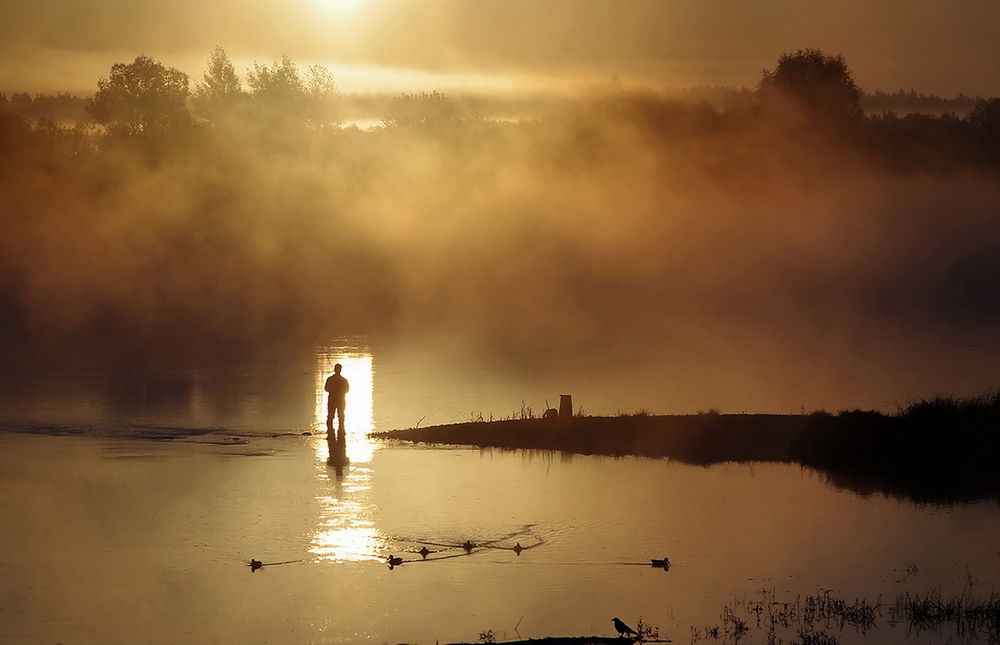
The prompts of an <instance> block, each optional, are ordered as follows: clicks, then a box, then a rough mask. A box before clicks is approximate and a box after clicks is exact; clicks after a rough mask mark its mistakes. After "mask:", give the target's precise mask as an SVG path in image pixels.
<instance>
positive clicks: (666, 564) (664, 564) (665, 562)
mask: <svg viewBox="0 0 1000 645" xmlns="http://www.w3.org/2000/svg"><path fill="white" fill-rule="evenodd" d="M650 562H652V563H653V564H652V566H654V567H656V568H657V569H664V570H666V569H669V568H670V558H668V557H667V556H663V559H662V560H657V559H656V558H653V559H652V560H650Z"/></svg>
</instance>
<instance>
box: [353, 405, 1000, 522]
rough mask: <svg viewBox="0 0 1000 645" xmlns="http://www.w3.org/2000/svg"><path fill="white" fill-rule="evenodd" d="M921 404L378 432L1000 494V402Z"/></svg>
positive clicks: (868, 486) (907, 489)
mask: <svg viewBox="0 0 1000 645" xmlns="http://www.w3.org/2000/svg"><path fill="white" fill-rule="evenodd" d="M921 405H922V404H918V405H917V406H914V408H913V409H912V410H910V411H907V412H905V413H902V414H900V415H894V416H889V415H885V414H882V413H879V412H869V411H860V410H855V411H850V412H841V413H840V414H837V415H833V414H829V413H826V412H815V413H812V414H807V415H795V414H791V415H780V414H718V413H705V414H685V415H649V414H637V415H622V416H616V417H591V416H577V417H572V418H571V419H549V420H542V419H509V420H502V421H471V422H466V423H455V424H447V425H438V426H429V427H426V428H410V429H403V430H391V431H388V432H376V433H372V434H371V435H370V436H372V437H373V438H378V439H391V440H400V441H408V442H412V443H427V444H451V445H466V446H476V447H479V448H500V449H510V450H516V449H525V450H552V451H559V452H566V453H575V454H583V455H604V456H613V457H621V456H638V457H651V458H668V459H672V460H675V461H679V462H682V463H685V464H694V465H701V466H709V465H712V464H716V463H723V462H781V463H792V464H799V465H801V466H804V467H809V468H813V469H815V470H817V471H819V472H821V473H823V474H824V475H826V476H827V477H828V478H829V480H830V482H831V483H832V484H834V485H836V486H838V487H842V488H848V489H851V490H854V491H855V492H858V493H861V494H865V495H867V494H871V493H873V492H881V493H885V494H888V495H892V496H897V497H906V498H909V499H912V500H914V501H917V502H935V503H960V502H970V501H976V500H980V499H984V498H992V499H994V500H996V501H997V502H1000V473H998V472H997V470H996V469H995V468H994V467H993V465H992V463H991V462H992V457H991V455H995V454H997V450H998V449H1000V424H998V422H997V418H996V410H994V409H992V408H991V409H989V410H986V411H985V412H983V411H980V410H977V411H976V412H983V413H982V414H974V413H970V412H969V411H968V410H959V411H955V410H946V411H942V410H939V409H931V410H929V409H926V408H921V407H920V406H921Z"/></svg>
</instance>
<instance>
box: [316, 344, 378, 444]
mask: <svg viewBox="0 0 1000 645" xmlns="http://www.w3.org/2000/svg"><path fill="white" fill-rule="evenodd" d="M336 363H340V364H341V365H343V366H344V371H343V376H344V378H346V379H347V380H348V382H349V383H350V386H351V389H350V391H349V392H348V393H347V407H346V410H345V419H346V422H345V430H346V431H347V439H346V442H345V443H346V450H347V457H348V459H350V461H351V463H368V462H370V461H371V458H372V451H373V448H372V442H371V441H370V440H369V439H368V433H369V432H371V431H372V429H373V427H374V419H375V415H374V406H373V398H374V373H375V367H374V361H373V358H372V355H371V353H370V352H368V351H361V350H360V348H358V347H324V348H320V349H319V350H318V351H317V352H316V371H315V375H314V377H315V383H316V386H315V392H316V406H315V412H314V415H313V432H314V435H315V436H317V437H318V438H320V439H321V440H319V441H317V442H316V453H317V456H318V457H320V458H321V459H323V460H324V461H325V460H327V459H329V457H330V451H329V448H328V446H327V442H326V440H325V436H326V413H327V393H326V391H325V390H324V389H323V386H324V385H325V384H326V379H327V377H329V376H330V375H331V374H333V366H334V364H336ZM334 425H336V422H335V423H334Z"/></svg>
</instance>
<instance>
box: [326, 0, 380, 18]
mask: <svg viewBox="0 0 1000 645" xmlns="http://www.w3.org/2000/svg"><path fill="white" fill-rule="evenodd" d="M367 2H368V0H313V4H315V5H316V7H317V8H318V9H319V10H321V11H323V12H325V13H328V14H330V15H335V16H348V15H353V14H356V13H358V12H359V11H360V10H361V9H362V8H363V7H364V6H365V4H367Z"/></svg>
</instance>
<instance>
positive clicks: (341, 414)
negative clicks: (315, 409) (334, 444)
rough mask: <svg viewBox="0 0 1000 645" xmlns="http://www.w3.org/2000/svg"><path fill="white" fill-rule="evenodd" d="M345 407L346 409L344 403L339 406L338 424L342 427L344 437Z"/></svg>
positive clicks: (341, 431) (341, 432)
mask: <svg viewBox="0 0 1000 645" xmlns="http://www.w3.org/2000/svg"><path fill="white" fill-rule="evenodd" d="M344 407H345V404H344V403H338V404H337V420H338V421H337V423H338V425H339V426H340V434H341V436H343V434H344Z"/></svg>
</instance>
